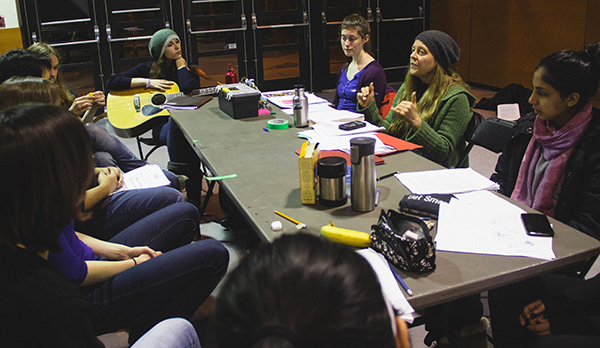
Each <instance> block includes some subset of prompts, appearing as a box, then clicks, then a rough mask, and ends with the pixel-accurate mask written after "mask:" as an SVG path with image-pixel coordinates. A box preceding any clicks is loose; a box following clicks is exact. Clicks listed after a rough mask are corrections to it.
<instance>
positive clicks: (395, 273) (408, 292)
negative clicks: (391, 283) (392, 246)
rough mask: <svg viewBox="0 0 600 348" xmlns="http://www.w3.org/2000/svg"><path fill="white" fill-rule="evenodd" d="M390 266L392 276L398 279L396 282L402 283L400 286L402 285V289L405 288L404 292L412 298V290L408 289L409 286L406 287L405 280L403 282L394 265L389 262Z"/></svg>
mask: <svg viewBox="0 0 600 348" xmlns="http://www.w3.org/2000/svg"><path fill="white" fill-rule="evenodd" d="M388 266H390V270H391V271H392V274H393V275H394V278H396V280H397V281H398V283H400V285H402V288H404V291H406V293H407V294H408V296H412V295H413V292H412V290H411V289H410V288H409V287H408V285H406V283H405V282H404V280H402V277H400V275H399V274H398V273H397V272H396V270H395V269H394V267H393V266H392V264H391V263H389V262H388Z"/></svg>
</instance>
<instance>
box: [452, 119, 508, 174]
mask: <svg viewBox="0 0 600 348" xmlns="http://www.w3.org/2000/svg"><path fill="white" fill-rule="evenodd" d="M476 114H477V115H479V116H481V115H480V114H478V113H475V112H474V113H473V118H475V115H476ZM514 125H515V123H514V122H511V121H507V120H503V119H500V118H497V117H493V118H488V119H487V120H485V121H483V122H481V123H480V124H479V125H478V126H477V127H476V128H475V129H474V131H473V133H472V135H471V136H470V137H467V148H466V150H465V151H464V154H463V156H462V157H461V159H460V161H459V164H458V165H457V167H460V166H461V165H462V164H463V163H464V161H465V160H466V158H467V156H468V155H469V152H470V151H471V149H472V148H473V146H474V145H478V146H481V147H484V148H486V149H488V150H490V151H493V152H495V153H500V152H502V151H503V150H504V147H505V146H506V144H507V143H508V141H509V140H510V139H511V137H512V132H513V127H514Z"/></svg>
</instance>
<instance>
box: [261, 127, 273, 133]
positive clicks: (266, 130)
mask: <svg viewBox="0 0 600 348" xmlns="http://www.w3.org/2000/svg"><path fill="white" fill-rule="evenodd" d="M263 130H264V131H265V132H267V133H271V132H269V130H268V129H266V128H265V127H263Z"/></svg>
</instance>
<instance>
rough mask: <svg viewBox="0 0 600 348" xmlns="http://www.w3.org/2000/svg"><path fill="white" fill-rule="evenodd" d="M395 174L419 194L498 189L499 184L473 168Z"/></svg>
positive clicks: (413, 191) (408, 187)
mask: <svg viewBox="0 0 600 348" xmlns="http://www.w3.org/2000/svg"><path fill="white" fill-rule="evenodd" d="M395 176H396V179H398V180H400V182H402V184H403V185H404V186H406V188H407V189H409V190H410V192H412V193H419V194H432V193H438V194H451V193H462V192H470V191H476V190H497V189H498V184H496V183H495V182H493V181H491V180H489V179H487V178H486V177H484V176H483V175H481V174H479V173H477V172H476V171H474V170H473V169H471V168H456V169H439V170H429V171H423V172H410V173H400V174H396V175H395Z"/></svg>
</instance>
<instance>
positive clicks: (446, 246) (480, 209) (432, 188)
mask: <svg viewBox="0 0 600 348" xmlns="http://www.w3.org/2000/svg"><path fill="white" fill-rule="evenodd" d="M396 178H397V179H398V180H400V182H402V184H404V186H406V188H408V189H409V190H410V191H411V192H412V193H419V194H432V193H441V194H454V197H453V198H452V199H451V200H450V203H447V204H446V203H443V204H440V211H439V216H438V224H437V234H436V236H435V242H436V245H437V250H440V251H452V252H461V253H475V254H490V255H505V256H525V257H534V258H539V259H544V260H551V259H554V258H555V256H554V252H553V250H552V238H541V237H530V236H528V235H527V233H526V232H525V228H524V227H523V224H522V222H521V214H522V213H524V212H525V211H523V210H522V209H521V208H519V207H517V206H516V205H514V204H512V203H510V202H509V201H507V200H505V199H502V198H500V197H498V196H496V195H495V194H494V193H492V192H490V191H488V190H490V189H494V188H497V184H496V183H494V182H493V181H490V180H488V179H487V178H485V177H483V176H482V175H481V174H479V173H477V172H475V171H474V170H472V169H471V168H458V169H441V170H431V171H423V172H412V173H401V174H396Z"/></svg>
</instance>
